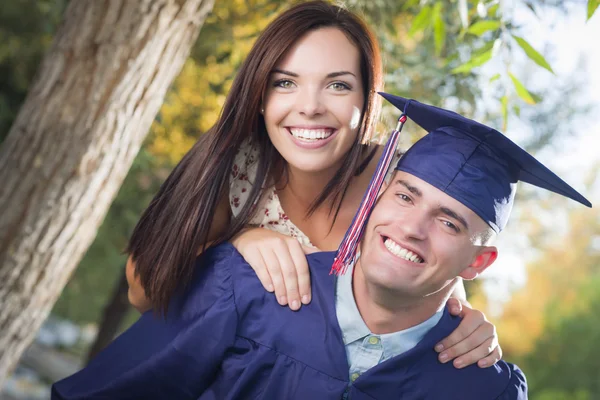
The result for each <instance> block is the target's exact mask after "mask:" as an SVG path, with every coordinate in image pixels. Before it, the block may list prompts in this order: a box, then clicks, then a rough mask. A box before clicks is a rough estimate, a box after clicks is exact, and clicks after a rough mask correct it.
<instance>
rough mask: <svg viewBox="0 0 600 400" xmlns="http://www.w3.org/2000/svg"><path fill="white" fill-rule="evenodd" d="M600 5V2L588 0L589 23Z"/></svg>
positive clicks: (598, 0) (599, 0)
mask: <svg viewBox="0 0 600 400" xmlns="http://www.w3.org/2000/svg"><path fill="white" fill-rule="evenodd" d="M599 5H600V0H588V4H587V20H588V21H589V20H590V18H592V15H594V12H596V9H597V8H598V6H599Z"/></svg>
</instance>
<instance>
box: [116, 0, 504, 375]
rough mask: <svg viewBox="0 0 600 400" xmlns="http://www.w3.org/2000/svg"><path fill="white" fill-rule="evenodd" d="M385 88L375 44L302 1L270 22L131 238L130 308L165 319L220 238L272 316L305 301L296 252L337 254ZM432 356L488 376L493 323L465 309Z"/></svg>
mask: <svg viewBox="0 0 600 400" xmlns="http://www.w3.org/2000/svg"><path fill="white" fill-rule="evenodd" d="M381 80H382V71H381V61H380V54H379V49H378V46H377V43H376V40H375V38H374V37H373V35H372V34H371V33H370V32H369V30H368V29H367V28H366V26H365V25H364V23H363V22H362V21H360V19H358V18H357V17H356V16H355V15H353V14H352V13H350V12H348V11H347V10H344V9H342V8H340V7H337V6H333V5H330V4H328V3H326V2H323V1H312V2H307V3H302V4H299V5H297V6H295V7H293V8H291V9H290V10H288V11H287V12H284V13H283V14H281V15H280V16H279V17H278V18H276V19H275V20H274V21H273V22H272V23H271V24H270V25H269V26H268V27H267V28H266V29H265V31H264V32H263V33H262V35H261V36H260V37H259V38H258V39H257V41H256V43H255V44H254V46H253V48H252V50H251V51H250V54H249V55H248V57H247V59H246V60H245V62H244V63H243V65H242V66H241V68H240V71H239V73H238V75H237V77H236V79H235V80H234V82H233V85H232V87H231V90H230V92H229V95H228V97H227V100H226V102H225V105H224V107H223V111H222V113H221V117H220V118H219V120H218V121H217V123H216V124H215V126H214V127H213V128H212V129H211V130H210V132H208V133H206V134H205V135H203V136H202V137H201V138H200V140H199V141H198V142H197V143H196V145H195V146H194V147H193V148H192V149H191V150H190V151H189V152H188V153H187V154H186V156H185V157H184V158H183V159H182V161H181V162H180V163H179V165H178V166H177V167H176V168H175V170H174V171H173V172H172V173H171V175H170V176H169V178H168V179H167V180H166V182H165V183H164V184H163V186H162V187H161V189H160V191H159V193H158V194H157V195H156V197H155V198H154V200H153V201H152V202H151V204H150V206H149V207H148V209H147V210H146V211H145V212H144V214H143V215H142V217H141V219H140V221H139V223H138V225H137V226H136V228H135V230H134V233H133V235H132V238H131V241H130V244H129V248H128V251H129V253H130V255H131V257H130V260H129V262H128V267H127V274H128V280H129V282H130V301H131V302H132V303H133V304H134V305H135V306H136V308H138V309H139V310H141V311H144V310H146V309H148V308H150V307H153V308H154V309H156V310H159V311H163V312H164V311H166V309H167V305H168V302H169V300H170V298H171V296H172V294H173V293H174V292H175V291H176V290H177V289H178V288H179V287H180V286H182V285H183V284H185V282H187V281H188V280H189V279H190V277H191V275H192V273H193V268H194V260H195V258H196V256H197V255H198V254H199V253H200V252H202V251H203V250H204V249H205V248H206V247H207V246H208V245H209V244H212V243H218V242H222V241H226V240H232V242H233V244H234V245H235V246H236V248H237V249H238V250H239V251H240V252H241V253H242V255H243V256H244V257H245V258H246V260H247V261H248V262H249V263H250V265H251V266H252V267H253V268H254V269H255V271H256V273H257V275H258V277H259V279H260V280H261V282H262V283H263V285H264V286H265V288H267V290H270V291H275V293H276V295H277V298H278V301H279V303H280V304H282V305H285V304H290V307H291V308H292V309H298V308H299V307H300V303H304V304H307V303H308V302H310V284H309V275H308V271H307V266H306V259H305V256H304V251H303V249H304V250H307V249H308V248H310V247H312V246H314V247H317V248H318V249H321V250H335V249H336V248H337V247H338V245H339V243H340V242H341V240H342V238H343V236H344V233H345V231H346V229H347V228H348V226H349V225H350V223H351V221H352V218H353V216H354V213H355V212H356V210H357V208H358V206H359V204H360V201H361V199H362V196H363V193H364V192H365V190H366V188H367V186H368V183H369V180H370V177H371V175H372V173H373V171H374V169H375V166H376V160H377V159H378V157H377V156H378V155H379V152H380V151H381V149H380V148H378V147H370V146H368V145H365V144H363V143H368V142H369V139H370V138H371V134H372V130H373V126H374V121H375V119H376V116H377V114H378V111H379V102H378V99H377V97H376V90H379V89H380V88H381V86H382V85H381V83H382V82H381ZM283 210H285V212H284V211H283ZM292 221H293V222H292ZM309 238H310V239H309ZM303 246H304V247H303ZM457 304H458V303H457ZM463 339H464V340H463ZM440 346H442V348H446V351H444V352H443V353H442V354H441V355H440V360H441V361H442V362H445V361H448V360H451V359H453V358H454V357H456V356H458V355H461V354H462V355H463V356H462V357H460V358H459V359H457V360H455V365H457V366H458V365H462V366H466V365H469V364H471V363H473V362H475V361H478V360H479V365H480V366H489V365H491V364H493V363H495V362H496V360H498V359H499V358H500V355H501V353H500V348H499V347H498V346H497V338H496V337H495V330H494V327H493V325H491V324H489V323H488V322H486V321H485V317H483V314H481V313H479V312H475V311H470V312H469V313H467V314H466V316H465V318H464V320H463V323H462V324H461V325H460V327H459V328H458V329H457V330H456V331H455V332H454V333H453V334H452V335H451V336H450V337H448V338H447V339H445V341H443V342H442V343H440V344H438V346H436V350H440ZM492 349H493V351H492ZM467 352H468V354H465V353H467ZM490 352H491V353H490Z"/></svg>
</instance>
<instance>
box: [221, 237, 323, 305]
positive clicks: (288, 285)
mask: <svg viewBox="0 0 600 400" xmlns="http://www.w3.org/2000/svg"><path fill="white" fill-rule="evenodd" d="M231 243H232V244H233V245H234V247H235V248H236V249H237V250H238V251H239V252H240V254H241V255H242V256H243V257H244V259H245V260H246V261H247V262H248V264H250V266H251V267H252V269H254V272H256V275H258V279H260V282H261V283H262V285H263V286H264V287H265V289H266V290H268V291H269V292H273V291H274V292H275V295H276V296H277V301H278V302H279V304H281V305H282V306H285V305H287V304H289V307H290V308H291V309H292V310H294V311H295V310H298V309H300V307H301V305H302V304H308V303H310V300H311V290H310V273H309V270H308V262H307V261H306V254H309V253H311V252H314V251H317V249H314V248H309V247H306V246H302V245H301V244H300V243H299V242H298V241H297V240H296V239H294V238H292V237H290V236H286V235H283V234H281V233H277V232H273V231H270V230H268V229H265V228H247V229H245V230H243V231H242V232H240V233H239V234H237V235H236V236H235V237H234V238H233V240H232V241H231Z"/></svg>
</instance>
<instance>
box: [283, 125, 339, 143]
mask: <svg viewBox="0 0 600 400" xmlns="http://www.w3.org/2000/svg"><path fill="white" fill-rule="evenodd" d="M290 132H292V135H294V137H296V138H298V139H303V140H322V139H327V138H328V137H329V136H331V134H332V133H333V130H331V129H294V128H291V129H290Z"/></svg>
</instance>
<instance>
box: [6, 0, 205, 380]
mask: <svg viewBox="0 0 600 400" xmlns="http://www.w3.org/2000/svg"><path fill="white" fill-rule="evenodd" d="M212 5H213V2H212V1H211V0H149V1H145V2H141V1H139V2H133V1H127V0H121V1H99V0H80V1H73V2H71V3H69V5H68V7H67V9H66V12H65V14H64V22H63V24H62V26H61V28H60V30H59V31H58V32H57V34H56V37H55V39H54V43H53V45H52V47H51V49H50V50H49V52H48V54H47V55H46V57H45V59H44V61H43V63H42V65H41V67H40V69H39V72H38V75H37V78H36V79H35V81H34V82H33V84H32V86H31V88H30V89H29V94H28V96H27V98H26V100H25V102H24V104H23V105H22V107H21V110H20V112H19V114H18V116H17V118H16V120H15V122H14V124H13V126H12V128H11V130H10V131H9V133H8V136H7V137H6V139H5V140H4V143H3V146H2V148H1V149H0V181H1V182H2V188H1V189H0V208H2V209H3V210H4V212H3V213H2V216H1V217H0V281H1V282H2V286H1V287H0V303H1V304H2V307H1V308H0V327H1V329H0V384H1V382H2V380H3V379H4V378H5V376H6V374H7V373H8V372H9V370H10V369H11V368H12V366H13V365H14V363H15V362H16V361H17V360H18V357H19V356H20V354H21V353H22V351H23V350H24V349H25V347H26V346H27V345H28V344H29V343H30V342H31V340H32V339H33V337H34V334H35V332H36V331H37V328H38V327H39V325H40V324H41V323H42V322H43V320H44V319H45V318H46V316H47V315H48V312H49V311H50V309H51V307H52V305H53V304H54V302H55V300H56V298H57V297H58V296H59V294H60V292H61V290H62V288H63V287H64V285H65V284H66V281H67V279H68V277H69V276H70V274H71V272H72V271H73V270H74V268H75V267H76V266H77V264H78V263H79V261H80V260H81V257H82V256H83V254H84V252H85V250H86V249H87V247H88V246H89V245H90V243H91V242H92V241H93V239H94V237H95V235H96V231H97V228H98V226H99V225H100V223H101V221H102V219H103V218H104V216H105V214H106V212H107V210H108V207H109V205H110V203H111V202H112V200H113V198H114V196H115V194H116V192H117V190H118V188H119V187H120V185H121V183H122V181H123V179H124V177H125V175H126V173H127V171H128V169H129V167H130V166H131V164H132V162H133V160H134V157H135V155H136V154H137V153H138V150H139V148H140V146H141V144H142V141H143V138H144V137H145V136H146V134H147V131H148V128H149V126H150V124H151V123H152V120H153V118H154V116H155V115H156V112H157V111H158V109H159V108H160V105H161V103H162V101H163V97H164V95H165V93H166V91H167V89H168V87H169V85H170V83H171V81H172V80H173V79H174V78H175V76H176V75H177V74H178V72H179V70H180V68H181V66H182V65H183V63H184V62H185V60H186V58H187V56H188V55H189V52H190V49H191V47H192V45H193V44H194V42H195V40H196V38H197V36H198V33H199V31H200V27H201V26H202V22H203V21H204V19H205V17H206V15H207V14H208V13H209V12H210V10H211V8H212Z"/></svg>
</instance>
